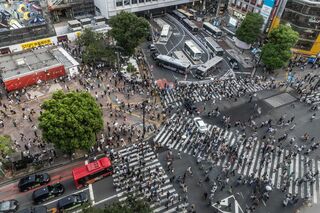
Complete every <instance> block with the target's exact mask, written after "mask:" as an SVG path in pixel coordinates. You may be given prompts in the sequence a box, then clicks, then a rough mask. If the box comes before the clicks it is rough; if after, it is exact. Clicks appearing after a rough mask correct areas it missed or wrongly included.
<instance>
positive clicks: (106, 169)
mask: <svg viewBox="0 0 320 213" xmlns="http://www.w3.org/2000/svg"><path fill="white" fill-rule="evenodd" d="M112 172H113V167H112V165H111V161H110V159H109V158H107V157H103V158H100V159H98V160H96V161H93V162H91V163H89V164H87V165H84V166H82V167H78V168H74V169H73V170H72V175H73V180H74V183H75V185H76V187H77V189H79V188H81V187H83V186H86V185H88V184H90V183H93V182H95V181H98V180H100V179H102V178H103V177H107V176H109V175H111V174H112Z"/></svg>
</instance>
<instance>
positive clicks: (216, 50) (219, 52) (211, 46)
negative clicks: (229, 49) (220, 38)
mask: <svg viewBox="0 0 320 213" xmlns="http://www.w3.org/2000/svg"><path fill="white" fill-rule="evenodd" d="M204 40H205V41H206V45H207V47H209V49H210V50H211V51H212V52H213V53H214V54H215V55H217V56H223V54H224V51H223V49H222V48H221V47H220V45H219V44H218V43H217V42H216V41H215V40H213V38H211V37H205V38H204Z"/></svg>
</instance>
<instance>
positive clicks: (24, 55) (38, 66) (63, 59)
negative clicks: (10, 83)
mask: <svg viewBox="0 0 320 213" xmlns="http://www.w3.org/2000/svg"><path fill="white" fill-rule="evenodd" d="M60 65H64V66H65V67H66V68H68V67H71V66H75V65H79V63H78V62H77V61H76V60H75V59H74V58H72V56H70V54H68V53H67V52H66V51H65V50H64V49H63V48H62V47H56V46H51V47H43V48H39V49H34V50H26V51H21V52H17V53H12V54H9V55H4V56H2V57H0V73H1V76H2V78H3V81H6V80H10V79H13V78H16V77H19V76H24V75H28V74H29V73H32V72H36V71H38V70H44V69H47V68H51V67H55V66H60Z"/></svg>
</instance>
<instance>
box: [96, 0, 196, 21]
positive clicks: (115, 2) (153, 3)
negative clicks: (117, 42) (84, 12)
mask: <svg viewBox="0 0 320 213" xmlns="http://www.w3.org/2000/svg"><path fill="white" fill-rule="evenodd" d="M196 1H198V0H94V4H95V6H96V12H97V13H98V14H97V15H102V16H104V17H106V18H107V19H109V18H110V17H111V16H114V15H116V14H117V13H119V12H121V11H127V12H133V13H146V14H148V13H152V11H158V13H164V12H166V8H167V7H170V6H176V5H181V4H187V3H193V2H196Z"/></svg>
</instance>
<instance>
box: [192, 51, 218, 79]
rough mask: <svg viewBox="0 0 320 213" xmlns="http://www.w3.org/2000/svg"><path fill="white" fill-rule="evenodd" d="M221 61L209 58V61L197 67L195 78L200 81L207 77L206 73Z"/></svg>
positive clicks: (216, 58) (216, 57)
mask: <svg viewBox="0 0 320 213" xmlns="http://www.w3.org/2000/svg"><path fill="white" fill-rule="evenodd" d="M222 60H223V58H222V57H219V56H215V57H213V58H211V59H210V60H209V61H207V62H206V63H204V64H202V65H200V66H199V67H197V70H196V77H197V78H200V79H203V78H205V77H207V76H208V72H210V71H212V70H214V69H215V68H216V66H217V65H218V64H219V63H220V62H221V61H222Z"/></svg>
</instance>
